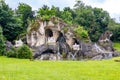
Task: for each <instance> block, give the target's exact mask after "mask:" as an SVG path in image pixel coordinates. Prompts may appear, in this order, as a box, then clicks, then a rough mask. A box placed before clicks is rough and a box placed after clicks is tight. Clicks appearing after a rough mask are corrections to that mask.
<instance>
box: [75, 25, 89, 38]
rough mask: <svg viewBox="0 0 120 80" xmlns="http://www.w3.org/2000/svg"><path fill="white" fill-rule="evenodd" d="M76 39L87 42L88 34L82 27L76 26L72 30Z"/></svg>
mask: <svg viewBox="0 0 120 80" xmlns="http://www.w3.org/2000/svg"><path fill="white" fill-rule="evenodd" d="M74 32H75V34H76V37H78V38H80V39H82V40H87V39H88V32H87V31H86V30H84V29H83V26H78V27H77V28H75V30H74Z"/></svg>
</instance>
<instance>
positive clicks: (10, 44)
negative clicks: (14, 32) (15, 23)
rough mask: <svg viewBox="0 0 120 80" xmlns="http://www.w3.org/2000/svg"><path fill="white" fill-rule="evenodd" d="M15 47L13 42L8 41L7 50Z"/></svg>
mask: <svg viewBox="0 0 120 80" xmlns="http://www.w3.org/2000/svg"><path fill="white" fill-rule="evenodd" d="M12 47H13V44H12V43H11V42H10V41H6V50H7V51H9V50H11V49H12Z"/></svg>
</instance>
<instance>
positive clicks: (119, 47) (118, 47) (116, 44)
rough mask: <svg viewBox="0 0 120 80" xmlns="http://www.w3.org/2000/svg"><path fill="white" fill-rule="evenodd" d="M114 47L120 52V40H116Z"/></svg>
mask: <svg viewBox="0 0 120 80" xmlns="http://www.w3.org/2000/svg"><path fill="white" fill-rule="evenodd" d="M114 48H115V49H116V50H117V51H119V52H120V42H115V43H114Z"/></svg>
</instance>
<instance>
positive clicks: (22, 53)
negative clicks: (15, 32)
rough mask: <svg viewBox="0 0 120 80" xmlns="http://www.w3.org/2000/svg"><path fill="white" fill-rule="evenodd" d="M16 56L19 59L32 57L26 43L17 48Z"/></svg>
mask: <svg viewBox="0 0 120 80" xmlns="http://www.w3.org/2000/svg"><path fill="white" fill-rule="evenodd" d="M17 58H20V59H31V58H32V51H31V49H30V48H29V47H28V46H27V45H23V46H21V47H19V48H18V54H17Z"/></svg>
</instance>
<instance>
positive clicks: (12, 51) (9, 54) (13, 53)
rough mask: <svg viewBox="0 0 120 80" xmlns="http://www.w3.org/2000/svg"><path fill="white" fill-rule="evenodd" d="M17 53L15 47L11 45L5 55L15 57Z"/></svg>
mask: <svg viewBox="0 0 120 80" xmlns="http://www.w3.org/2000/svg"><path fill="white" fill-rule="evenodd" d="M17 54H18V53H17V48H14V47H13V48H12V49H11V50H10V51H8V52H7V54H6V56H7V57H13V58H16V57H17Z"/></svg>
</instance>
